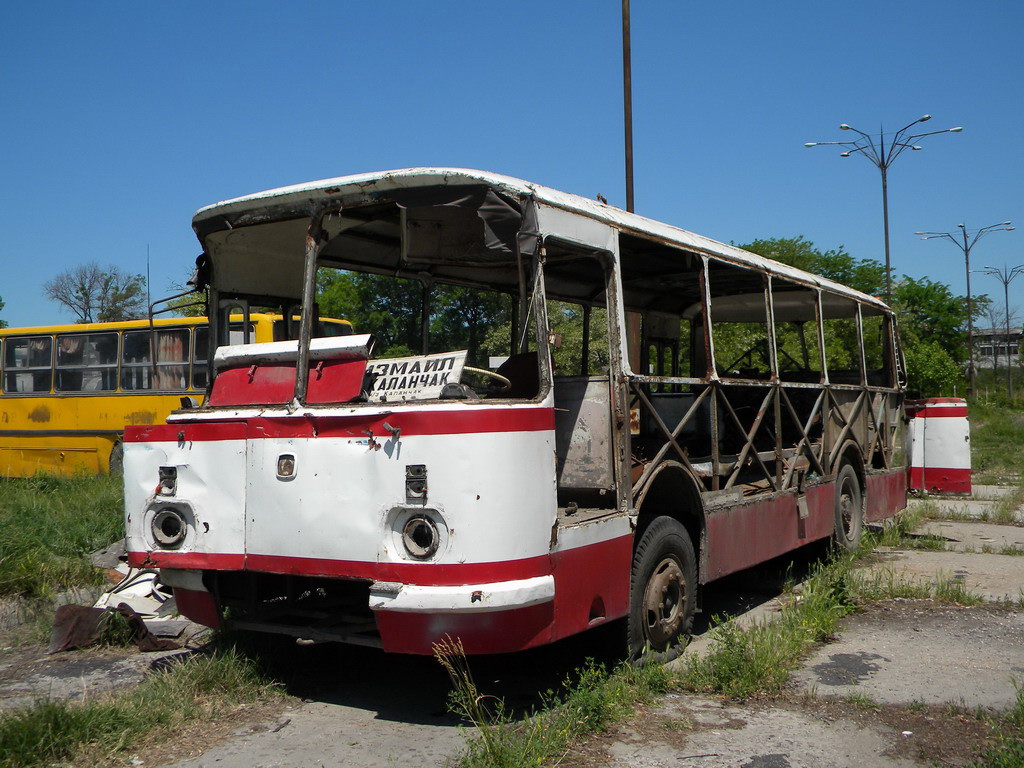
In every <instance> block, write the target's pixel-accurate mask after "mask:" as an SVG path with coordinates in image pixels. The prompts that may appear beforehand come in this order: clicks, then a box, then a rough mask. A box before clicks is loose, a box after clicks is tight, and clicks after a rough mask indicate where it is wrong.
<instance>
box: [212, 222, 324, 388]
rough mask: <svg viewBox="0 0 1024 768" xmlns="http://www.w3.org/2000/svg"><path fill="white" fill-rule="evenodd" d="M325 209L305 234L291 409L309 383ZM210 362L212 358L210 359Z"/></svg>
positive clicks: (310, 223) (311, 223)
mask: <svg viewBox="0 0 1024 768" xmlns="http://www.w3.org/2000/svg"><path fill="white" fill-rule="evenodd" d="M324 213H325V209H324V208H314V209H313V210H312V211H311V212H310V217H309V228H308V229H307V230H306V264H305V273H304V275H303V285H302V316H301V317H300V319H299V351H298V356H297V359H296V362H295V365H296V369H295V397H294V401H293V403H292V407H293V408H296V407H299V406H301V405H302V404H303V403H304V402H305V400H306V385H307V384H308V383H309V343H310V340H311V339H312V338H313V305H314V303H315V302H316V261H317V257H318V256H319V255H320V251H321V250H322V249H323V247H324V244H325V243H326V242H327V240H326V238H325V237H324V234H325V233H324V230H323V226H322V221H323V216H324ZM210 357H211V359H212V358H213V355H210Z"/></svg>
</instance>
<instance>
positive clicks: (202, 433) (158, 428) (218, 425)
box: [124, 421, 245, 443]
mask: <svg viewBox="0 0 1024 768" xmlns="http://www.w3.org/2000/svg"><path fill="white" fill-rule="evenodd" d="M244 439H245V422H243V421H228V422H224V421H211V422H206V423H202V424H196V423H191V424H153V425H150V426H135V427H131V426H129V427H125V428H124V442H126V443H172V442H185V443H191V442H210V441H214V440H244Z"/></svg>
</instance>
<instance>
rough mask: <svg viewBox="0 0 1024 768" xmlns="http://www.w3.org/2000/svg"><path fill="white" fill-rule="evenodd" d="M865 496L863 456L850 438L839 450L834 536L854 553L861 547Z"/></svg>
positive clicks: (842, 545) (865, 506) (837, 541)
mask: <svg viewBox="0 0 1024 768" xmlns="http://www.w3.org/2000/svg"><path fill="white" fill-rule="evenodd" d="M866 499H867V494H866V484H865V482H864V462H863V458H862V456H861V453H860V449H859V447H858V446H857V444H856V443H854V442H852V441H850V442H848V443H847V444H846V445H845V446H843V450H842V451H841V453H840V459H839V463H838V468H837V470H836V481H835V504H834V518H835V520H834V523H835V529H834V532H833V539H834V541H835V542H836V544H838V545H839V546H840V547H841V548H842V549H845V550H847V551H850V552H852V551H855V550H857V549H858V548H859V547H860V543H861V538H862V536H863V533H864V510H865V509H866V508H867V504H866V503H865V502H866Z"/></svg>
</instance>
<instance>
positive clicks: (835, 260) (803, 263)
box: [742, 236, 989, 396]
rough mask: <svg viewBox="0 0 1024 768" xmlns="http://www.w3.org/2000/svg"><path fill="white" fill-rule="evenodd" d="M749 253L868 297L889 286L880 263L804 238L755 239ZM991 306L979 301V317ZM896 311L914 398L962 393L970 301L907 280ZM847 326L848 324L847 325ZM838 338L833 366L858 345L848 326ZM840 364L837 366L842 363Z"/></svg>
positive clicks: (831, 349) (839, 326) (896, 294)
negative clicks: (821, 246) (825, 246)
mask: <svg viewBox="0 0 1024 768" xmlns="http://www.w3.org/2000/svg"><path fill="white" fill-rule="evenodd" d="M742 247H743V248H745V249H746V250H748V251H753V252H754V253H757V254H760V255H762V256H766V257H768V258H770V259H775V260H776V261H781V262H783V263H784V264H789V265H791V266H794V267H797V268H799V269H802V270H804V271H806V272H811V273H813V274H816V275H821V276H822V277H827V278H829V279H831V280H835V281H836V282H838V283H842V284H843V285H846V286H849V287H851V288H855V289H857V290H859V291H861V292H863V293H867V294H870V295H879V294H881V293H882V292H883V290H884V286H885V267H884V266H883V265H882V264H881V263H880V262H878V261H876V260H875V259H857V258H855V257H853V256H851V255H850V254H849V253H847V252H846V250H845V249H844V248H843V247H842V246H840V247H839V248H836V249H834V250H828V251H822V250H821V249H819V248H817V247H815V245H814V243H812V242H810V241H808V240H805V239H804V238H803V237H801V236H797V237H790V238H771V239H766V240H755V241H753V242H752V243H748V244H747V245H744V246H742ZM988 305H989V299H988V297H987V296H978V297H975V298H974V299H973V301H972V308H973V313H974V316H975V318H977V317H980V316H981V315H983V313H984V312H985V308H986V307H987V306H988ZM892 308H893V311H894V312H895V313H896V318H897V323H898V324H899V328H900V337H901V340H902V342H903V351H904V355H905V357H906V360H907V376H908V380H909V385H908V388H909V390H910V392H911V394H913V395H920V396H934V395H951V394H952V393H953V392H954V391H963V388H964V384H965V383H966V381H965V361H966V360H967V332H966V328H967V300H966V298H965V297H963V296H958V295H956V294H955V293H953V292H952V290H950V287H949V286H948V285H946V284H945V283H938V282H934V281H932V280H929V279H928V278H913V277H909V276H906V275H904V276H903V278H902V279H901V280H899V281H897V282H896V284H895V285H894V286H893V294H892ZM844 322H845V323H846V324H845V325H844ZM832 330H833V336H834V338H833V339H832V340H831V341H830V343H829V345H828V347H827V349H826V353H827V354H828V358H829V360H830V361H831V362H832V363H833V364H838V365H840V366H844V365H845V363H843V362H842V361H843V360H847V359H848V360H849V361H850V362H849V365H845V367H852V365H853V362H852V358H851V357H850V355H849V350H851V349H853V348H854V347H855V346H856V343H855V342H854V339H855V338H856V335H855V329H854V327H853V325H852V323H849V322H848V321H836V322H835V323H834V327H833V329H832ZM837 361H838V362H837Z"/></svg>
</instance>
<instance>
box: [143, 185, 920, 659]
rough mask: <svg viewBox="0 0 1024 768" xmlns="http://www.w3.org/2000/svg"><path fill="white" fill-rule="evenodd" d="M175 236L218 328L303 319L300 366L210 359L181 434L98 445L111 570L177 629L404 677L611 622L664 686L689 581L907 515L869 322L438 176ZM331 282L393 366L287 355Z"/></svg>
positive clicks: (219, 208)
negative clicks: (112, 494)
mask: <svg viewBox="0 0 1024 768" xmlns="http://www.w3.org/2000/svg"><path fill="white" fill-rule="evenodd" d="M193 226H194V229H195V231H196V234H197V236H198V238H199V241H200V243H201V244H202V247H203V256H202V257H201V269H200V278H201V281H206V282H208V286H207V290H208V301H209V304H210V314H211V317H212V318H213V321H212V322H214V324H215V325H216V323H217V322H218V320H217V318H218V317H223V316H224V313H225V312H242V313H245V312H249V311H250V308H254V307H290V306H294V305H296V304H299V305H301V312H302V314H301V326H300V334H299V338H298V339H297V340H293V341H281V342H276V343H270V344H262V345H258V346H247V347H246V346H233V345H225V346H221V347H219V348H218V349H217V350H216V353H215V354H214V355H213V357H212V360H211V371H210V387H209V392H208V396H207V399H206V401H205V402H204V404H203V405H202V406H201V407H193V408H186V409H182V410H178V411H175V412H174V413H172V414H171V415H170V416H169V417H168V419H167V423H166V424H163V425H157V426H138V427H130V428H128V429H127V430H126V433H125V457H124V461H125V505H126V522H127V544H128V552H129V560H130V562H131V564H133V565H135V566H145V567H156V568H159V569H160V571H161V575H162V576H161V577H162V579H163V581H164V582H165V583H167V584H168V585H170V586H172V587H173V588H174V593H175V596H176V598H177V603H178V608H179V610H180V611H181V612H182V613H184V614H185V615H186V616H188V617H190V618H192V619H194V620H196V621H199V622H201V623H203V624H206V625H209V626H214V627H217V626H232V627H235V628H240V629H246V630H255V631H265V632H277V633H285V634H288V635H292V636H295V637H297V638H304V639H308V640H314V641H342V642H348V643H356V644H361V645H369V646H375V647H380V648H383V649H384V650H385V651H393V652H402V653H413V654H428V653H430V652H431V648H432V645H433V644H434V643H436V642H438V641H439V640H441V639H443V638H444V637H445V636H451V637H453V638H460V639H461V641H462V643H463V645H464V647H465V649H466V651H467V652H468V653H498V652H507V651H515V650H519V649H524V648H530V647H534V646H537V645H542V644H545V643H550V642H553V641H555V640H558V639H560V638H563V637H566V636H568V635H572V634H574V633H578V632H581V631H583V630H586V629H588V628H590V627H594V626H597V625H600V624H604V623H606V622H610V621H613V620H619V619H624V621H623V622H622V626H623V630H624V634H625V642H626V645H627V647H628V652H629V654H630V655H631V656H633V657H638V656H640V655H642V654H644V653H647V654H649V655H651V656H653V657H656V658H663V659H664V658H669V657H671V656H674V655H675V654H677V653H678V652H679V651H680V650H681V648H682V647H683V645H684V643H685V638H686V636H687V634H688V632H689V630H690V627H691V623H692V620H693V616H694V613H695V611H696V610H697V609H698V607H699V603H700V598H701V589H702V587H703V586H704V585H706V584H708V583H709V582H712V581H714V580H715V579H718V578H720V577H722V576H725V575H727V574H730V573H733V572H736V571H739V570H741V569H745V568H749V567H750V566H753V565H755V564H757V563H760V562H763V561H765V560H768V559H770V558H773V557H776V556H778V555H781V554H784V553H786V552H789V551H791V550H793V549H794V548H796V547H799V546H801V545H803V544H806V543H809V542H813V541H816V540H821V539H826V538H829V537H832V538H834V539H835V540H836V541H837V542H838V543H839V544H840V545H842V546H846V547H855V546H856V545H857V543H858V541H859V539H860V537H861V533H862V530H863V526H864V524H865V522H867V521H873V520H879V519H881V518H884V517H887V516H889V515H892V514H893V513H895V512H896V511H897V510H899V509H901V508H903V507H904V506H905V502H906V475H905V459H904V456H903V438H902V430H903V419H902V414H903V407H902V399H903V388H904V381H903V363H902V355H901V352H900V349H899V346H898V339H897V334H896V329H895V322H894V318H893V314H892V312H891V310H890V309H889V308H888V307H887V306H886V305H885V304H884V303H882V302H881V301H880V300H878V299H877V298H874V297H871V296H867V295H864V294H862V293H859V292H857V291H854V290H851V289H849V288H846V287H844V286H842V285H838V284H836V283H834V282H831V281H829V280H826V279H823V278H821V277H818V276H815V275H812V274H808V273H805V272H802V271H800V270H798V269H795V268H792V267H789V266H786V265H783V264H780V263H776V262H773V261H770V260H768V259H765V258H762V257H760V256H757V255H754V254H752V253H748V252H745V251H743V250H740V249H738V248H735V247H732V246H729V245H724V244H722V243H718V242H715V241H712V240H709V239H706V238H704V237H700V236H698V235H695V234H692V233H690V232H687V231H684V230H681V229H677V228H675V227H672V226H669V225H666V224H662V223H659V222H656V221H652V220H649V219H646V218H643V217H641V216H638V215H634V214H631V213H627V212H624V211H622V210H619V209H617V208H614V207H611V206H608V205H603V204H601V203H598V202H594V201H591V200H587V199H583V198H580V197H577V196H575V195H570V194H565V193H562V192H557V191H555V190H552V189H548V188H545V187H542V186H538V185H534V184H531V183H527V182H524V181H519V180H517V179H512V178H508V177H504V176H499V175H495V174H490V173H484V172H480V171H470V170H462V169H445V168H425V169H409V170H401V171H389V172H383V173H372V174H365V175H359V176H349V177H344V178H337V179H331V180H327V181H320V182H314V183H310V184H304V185H299V186H293V187H287V188H283V189H277V190H271V191H268V192H262V193H259V194H256V195H252V196H249V197H243V198H238V199H235V200H229V201H227V202H222V203H218V204H216V205H212V206H209V207H207V208H203V209H201V210H200V211H199V212H198V213H196V215H195V217H194V219H193ZM339 270H340V272H338V271H339ZM332 275H335V276H337V275H343V276H349V277H350V276H352V275H357V276H359V278H360V279H365V280H371V281H376V282H372V285H374V286H379V291H380V301H381V306H390V307H392V308H394V310H395V313H398V312H399V310H401V311H402V312H406V313H407V314H406V316H405V320H406V321H408V320H409V317H410V316H411V317H414V318H415V322H413V323H411V324H410V323H409V322H406V326H407V327H410V328H412V330H411V331H410V333H412V334H413V336H415V349H414V350H410V349H408V348H402V346H401V345H400V344H399V345H397V346H396V345H395V344H394V343H393V342H394V339H393V338H391V337H393V336H394V334H393V333H392V331H393V323H390V321H391V320H393V319H394V318H393V317H387V316H384V315H382V320H381V328H380V330H379V333H380V334H382V335H381V339H384V336H385V335H387V336H388V337H389V338H390V339H391V340H390V341H388V342H387V344H386V345H385V341H382V340H379V339H378V338H376V337H375V329H374V328H362V327H359V324H358V323H357V331H358V333H355V334H353V335H349V336H344V337H340V338H332V339H316V338H313V335H312V333H311V329H312V327H313V323H314V321H315V318H316V316H317V313H318V311H319V308H318V305H317V297H318V286H319V287H322V286H324V285H325V284H328V283H329V281H330V280H331V279H332ZM367 275H369V276H372V277H366V276H367ZM395 281H397V282H398V283H399V284H400V286H401V287H400V289H396V288H393V287H391V286H392V283H394V282H395ZM452 296H456V297H458V298H459V301H461V302H462V304H459V305H458V308H457V310H456V311H455V313H454V315H453V314H452V313H451V312H449V314H447V315H444V314H443V312H442V309H444V310H445V311H448V310H449V309H451V306H452V305H453V299H452ZM410 305H415V306H410ZM442 305H443V306H442ZM481 308H483V309H481ZM409 313H411V314H409ZM453 316H454V317H456V318H459V319H460V322H458V323H452V322H450V321H449V322H447V323H445V322H441V319H442V318H443V317H448V318H449V320H450V318H451V317H453ZM218 338H219V337H218ZM407 338H408V337H407ZM378 344H380V349H378ZM406 346H408V344H407V345H406ZM395 355H397V356H395Z"/></svg>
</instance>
